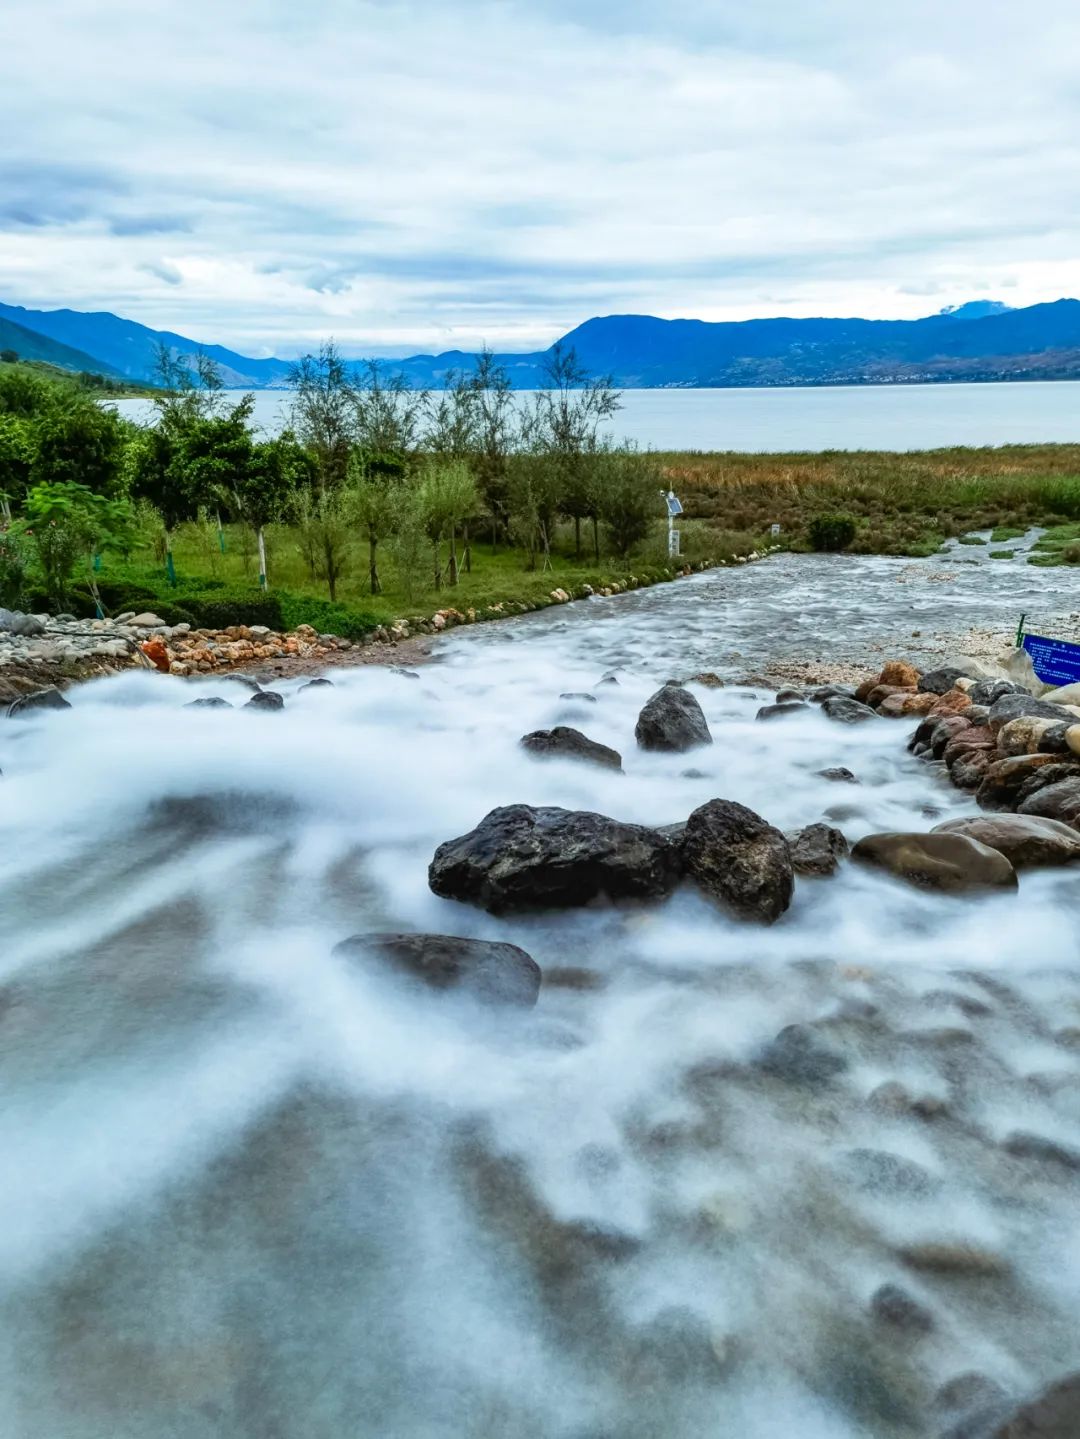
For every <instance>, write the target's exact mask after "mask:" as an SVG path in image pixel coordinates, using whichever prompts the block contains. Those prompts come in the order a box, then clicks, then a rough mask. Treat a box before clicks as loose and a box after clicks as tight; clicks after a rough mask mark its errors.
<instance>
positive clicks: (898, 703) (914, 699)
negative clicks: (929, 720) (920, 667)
mask: <svg viewBox="0 0 1080 1439" xmlns="http://www.w3.org/2000/svg"><path fill="white" fill-rule="evenodd" d="M936 702H937V695H922V694H912V693H911V692H910V691H908V690H899V691H897V693H896V694H891V695H889V697H888V699H884V700H882V702H881V705H880V708H879V709H878V714H882V715H885V716H887V717H888V718H889V719H902V718H904V717H905V716H907V715H925V714H929V712H930V710H931V709H932V708H933V706H934V704H935V703H936Z"/></svg>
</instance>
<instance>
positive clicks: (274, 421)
mask: <svg viewBox="0 0 1080 1439" xmlns="http://www.w3.org/2000/svg"><path fill="white" fill-rule="evenodd" d="M240 393H241V392H240V391H237V392H236V394H237V397H239V394H240ZM288 404H289V396H288V395H287V394H286V393H284V392H283V391H278V390H274V391H263V392H262V393H261V394H257V395H256V398H255V420H256V423H257V424H258V425H260V426H261V427H262V428H263V429H264V430H266V431H268V432H274V431H276V430H278V429H280V428H281V426H282V424H283V423H284V416H285V413H286V411H287V408H288ZM622 404H623V407H622V409H621V411H620V412H619V414H618V415H617V416H616V417H615V420H614V423H613V424H612V426H611V431H612V433H613V434H614V435H616V436H617V437H618V438H619V439H626V440H634V441H636V442H637V443H638V444H639V445H641V446H643V447H647V448H651V449H657V450H743V451H757V450H772V451H784V450H925V449H936V448H939V447H941V446H947V445H1005V444H1037V443H1047V442H1052V441H1057V442H1065V441H1075V440H1080V381H1069V380H1061V381H1055V382H1048V381H1046V382H1032V383H1030V384H1015V383H1011V384H984V385H852V386H842V387H835V388H827V389H760V390H759V389H752V390H751V389H747V390H626V391H625V392H624V393H623V397H622ZM117 408H118V409H119V410H120V411H121V412H122V413H124V414H127V415H130V416H132V418H136V419H138V418H142V417H143V416H145V415H147V414H148V413H149V412H150V411H151V409H152V407H151V406H150V405H148V404H147V402H146V401H145V400H122V401H120V403H119V404H118V406H117Z"/></svg>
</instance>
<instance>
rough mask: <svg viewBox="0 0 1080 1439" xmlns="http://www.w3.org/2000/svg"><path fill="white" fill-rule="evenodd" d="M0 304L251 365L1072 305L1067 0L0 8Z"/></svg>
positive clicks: (357, 0) (1077, 104)
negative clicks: (242, 352) (267, 356)
mask: <svg viewBox="0 0 1080 1439" xmlns="http://www.w3.org/2000/svg"><path fill="white" fill-rule="evenodd" d="M0 53H3V54H4V55H5V56H6V57H7V60H8V63H7V65H6V67H5V68H6V79H5V84H4V85H3V87H0V133H3V134H5V135H7V136H9V137H11V136H18V137H19V140H20V144H19V152H18V156H17V164H16V163H15V161H14V159H12V158H11V157H10V156H9V159H8V162H5V159H4V158H0V295H2V296H3V298H5V299H8V300H11V301H14V302H18V303H25V304H28V305H32V306H33V305H41V306H45V307H49V306H54V305H65V304H66V305H72V306H75V307H78V308H109V309H114V310H117V311H119V312H121V313H124V314H129V315H132V316H133V317H135V318H138V319H142V320H144V321H145V322H147V323H150V324H154V325H156V326H160V327H162V328H171V329H177V330H180V331H182V332H185V333H188V334H192V335H194V336H195V337H196V338H199V339H204V340H217V341H220V342H224V343H229V344H232V345H234V346H235V347H237V348H240V349H247V350H250V351H252V352H259V351H261V352H266V351H268V350H272V349H273V350H278V351H279V352H288V351H295V350H296V349H298V348H301V347H303V346H305V345H307V344H308V343H310V342H311V341H312V340H314V339H317V338H319V337H320V336H322V335H325V334H327V333H333V334H335V335H336V336H337V338H338V339H339V340H340V341H341V342H342V343H343V344H344V345H346V346H348V347H349V348H350V349H354V350H364V349H366V348H368V347H369V346H372V345H378V346H386V347H391V346H396V347H405V348H430V347H438V348H443V347H448V346H450V345H458V344H461V345H465V346H470V345H475V344H478V343H479V342H480V341H482V340H487V341H489V342H491V343H494V344H496V345H498V346H500V347H503V348H509V347H520V348H527V347H531V346H533V345H534V344H537V343H546V342H547V341H549V340H550V339H552V338H553V337H554V336H555V335H556V334H558V333H559V332H560V331H562V330H564V329H567V328H569V327H570V326H571V325H573V324H575V323H577V322H579V321H580V320H582V319H584V318H586V317H587V316H589V315H591V314H597V313H610V312H613V311H629V310H634V311H647V312H651V313H656V314H666V315H683V314H689V315H699V316H701V317H703V318H745V317H747V316H750V315H755V314H776V313H795V314H815V313H819V314H820V313H834V314H835V313H847V314H856V313H858V314H866V315H887V314H893V315H900V314H909V315H914V314H919V313H922V312H924V311H925V310H926V309H928V308H931V303H928V300H927V297H928V296H933V302H932V303H936V302H937V301H938V300H939V299H940V301H941V303H946V302H949V301H959V300H963V299H966V298H970V297H971V296H972V295H976V294H986V293H992V292H993V291H994V290H995V289H996V288H999V287H1000V286H1001V285H1003V284H1004V283H1006V281H1008V283H1009V299H1010V302H1011V303H1014V304H1020V303H1030V302H1032V301H1035V300H1040V299H1051V298H1056V297H1057V296H1058V295H1059V294H1064V293H1070V292H1073V291H1075V288H1076V283H1075V273H1076V268H1075V267H1076V263H1077V260H1078V259H1080V215H1078V213H1077V207H1076V202H1075V198H1074V196H1075V176H1076V174H1077V170H1078V166H1077V161H1078V155H1077V136H1078V134H1080V124H1078V121H1080V97H1078V94H1077V91H1076V87H1075V82H1074V78H1073V69H1074V66H1073V63H1072V62H1073V59H1074V57H1075V56H1076V54H1077V53H1080V16H1077V15H1076V12H1075V7H1074V6H1073V5H1072V3H1071V0H1037V3H1034V4H1031V5H1028V6H1025V7H1019V6H1008V7H1006V6H987V5H985V3H982V0H950V3H949V4H948V5H945V6H943V5H941V4H940V3H930V0H908V3H907V4H906V5H905V6H904V7H902V8H901V7H892V8H890V9H889V10H885V9H883V8H882V7H870V6H867V5H866V4H865V3H864V0H822V3H821V4H819V5H817V6H813V7H808V6H806V5H805V4H803V3H801V0H757V3H755V5H753V6H747V5H744V4H735V3H731V0H726V3H723V4H721V5H718V4H716V3H715V0H713V3H706V0H683V3H678V0H672V3H669V4H668V5H666V6H664V7H659V6H656V5H654V4H652V3H650V4H648V5H646V4H645V3H643V0H642V3H637V0H631V3H623V4H621V5H616V4H614V3H611V4H607V3H592V4H588V3H586V4H581V3H576V4H575V5H573V6H571V5H570V4H569V3H568V0H546V3H545V0H534V3H532V4H531V5H526V4H525V3H519V0H490V3H487V4H484V3H476V0H456V3H455V4H454V5H452V6H448V5H446V4H439V3H437V0H412V3H396V2H395V3H363V0H322V3H320V4H319V5H311V6H307V7H297V6H296V5H295V4H293V3H286V0H232V3H230V4H228V5H221V4H220V3H218V0H214V3H210V0H187V3H186V4H185V5H183V6H178V5H176V4H174V3H173V0H9V3H8V4H7V5H6V6H4V7H3V9H2V11H0Z"/></svg>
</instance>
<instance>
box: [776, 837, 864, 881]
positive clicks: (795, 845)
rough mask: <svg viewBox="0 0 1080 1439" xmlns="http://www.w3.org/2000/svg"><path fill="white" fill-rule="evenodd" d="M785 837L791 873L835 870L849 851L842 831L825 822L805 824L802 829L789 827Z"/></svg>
mask: <svg viewBox="0 0 1080 1439" xmlns="http://www.w3.org/2000/svg"><path fill="white" fill-rule="evenodd" d="M785 838H786V839H787V842H788V848H789V849H790V851H791V864H792V868H793V869H794V870H795V873H796V874H803V875H807V876H809V877H810V878H815V879H821V878H824V877H825V876H827V875H830V874H835V873H836V871H837V870H838V869H839V867H840V862H841V860H844V859H847V857H848V855H849V854H850V852H851V846H850V845H849V844H848V842H847V840H846V839H845V838H844V835H843V833H842V831H841V830H838V829H834V828H833V826H832V825H828V824H808V825H806V826H805V828H803V829H793V830H789V831H788V833H787V835H786V836H785Z"/></svg>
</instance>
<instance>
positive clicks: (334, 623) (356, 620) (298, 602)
mask: <svg viewBox="0 0 1080 1439" xmlns="http://www.w3.org/2000/svg"><path fill="white" fill-rule="evenodd" d="M277 597H278V599H279V600H280V601H281V613H282V617H283V620H284V627H285V629H287V630H294V629H296V627H297V625H311V627H312V629H315V630H318V632H319V634H321V635H340V636H341V638H342V639H346V640H359V639H363V637H364V635H367V634H370V633H371V631H372V630H373V629H375V628H376V627H377V626H378V625H380V624H382V620H381V619H380V618H379V616H378V615H375V614H372V613H371V611H370V610H361V609H354V608H353V606H352V605H343V604H339V603H337V602H335V601H331V600H317V599H312V598H311V597H310V596H309V595H292V594H289V593H288V591H287V590H280V591H279V592H278V596H277Z"/></svg>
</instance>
